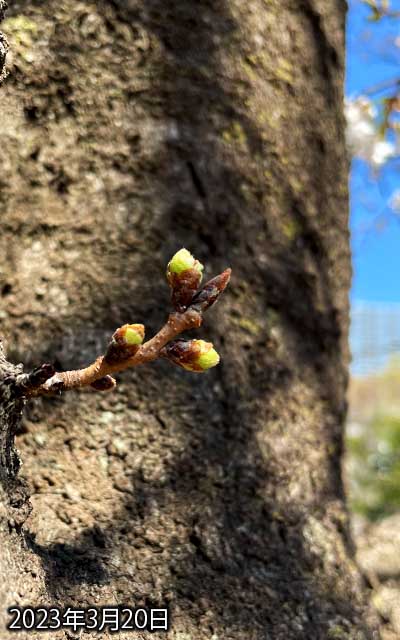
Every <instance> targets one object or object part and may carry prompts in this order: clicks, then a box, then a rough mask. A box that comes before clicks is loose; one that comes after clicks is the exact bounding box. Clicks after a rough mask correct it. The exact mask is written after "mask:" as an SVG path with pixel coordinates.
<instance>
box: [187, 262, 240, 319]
mask: <svg viewBox="0 0 400 640" xmlns="http://www.w3.org/2000/svg"><path fill="white" fill-rule="evenodd" d="M231 271H232V270H231V269H225V271H223V272H222V273H220V274H219V275H218V276H215V278H213V279H212V280H209V281H208V282H206V284H205V285H204V287H203V288H202V289H201V290H200V291H199V292H198V293H196V295H195V296H194V297H193V299H192V302H191V304H190V306H191V307H192V308H193V309H196V311H200V312H204V311H207V309H209V308H210V307H211V305H213V304H214V303H215V302H216V301H217V300H218V298H219V296H220V295H221V293H223V292H224V291H225V289H226V287H227V286H228V282H229V280H230V277H231Z"/></svg>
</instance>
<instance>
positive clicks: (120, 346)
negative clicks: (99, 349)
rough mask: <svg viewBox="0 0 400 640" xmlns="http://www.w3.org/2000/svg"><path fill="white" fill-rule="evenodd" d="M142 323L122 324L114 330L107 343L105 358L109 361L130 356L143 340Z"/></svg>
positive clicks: (112, 361) (116, 360) (118, 360)
mask: <svg viewBox="0 0 400 640" xmlns="http://www.w3.org/2000/svg"><path fill="white" fill-rule="evenodd" d="M144 331H145V329H144V326H143V325H142V324H124V325H123V327H120V328H119V329H117V330H116V331H115V333H114V334H113V337H112V339H111V342H110V344H109V345H108V348H107V351H106V355H105V358H106V360H107V362H109V363H115V362H120V361H121V360H126V359H127V358H132V356H134V355H135V353H136V352H137V351H138V349H139V346H140V345H141V344H142V342H143V340H144Z"/></svg>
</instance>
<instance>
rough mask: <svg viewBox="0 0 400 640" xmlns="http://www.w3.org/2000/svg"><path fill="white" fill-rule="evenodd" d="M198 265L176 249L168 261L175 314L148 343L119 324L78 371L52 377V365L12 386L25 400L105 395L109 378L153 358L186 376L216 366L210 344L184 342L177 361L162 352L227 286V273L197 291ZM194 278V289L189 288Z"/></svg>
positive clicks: (111, 383)
mask: <svg viewBox="0 0 400 640" xmlns="http://www.w3.org/2000/svg"><path fill="white" fill-rule="evenodd" d="M199 265H200V263H199V262H198V261H197V260H195V259H194V258H193V256H191V254H190V253H189V252H188V251H187V250H186V249H181V250H180V251H179V252H177V253H176V254H175V256H174V257H173V258H172V260H171V261H170V263H169V265H168V271H167V277H168V281H169V283H170V286H171V288H172V300H173V303H174V306H175V307H176V308H178V311H175V312H173V313H171V314H170V315H169V317H168V320H167V322H166V323H165V325H164V326H163V327H162V328H161V329H160V331H159V332H158V333H157V334H156V335H155V336H154V337H153V338H151V339H150V340H148V341H147V342H145V343H144V344H140V342H142V340H143V336H144V327H143V325H124V326H123V327H120V328H119V329H117V331H116V332H115V333H114V334H113V338H112V341H111V343H110V344H109V346H108V349H107V350H106V352H105V353H104V354H103V355H101V356H100V357H98V358H97V359H96V360H95V361H94V362H93V363H92V364H90V365H89V366H88V367H85V368H84V369H76V370H73V371H63V372H57V373H55V372H54V369H53V368H52V365H47V364H46V365H42V366H41V367H39V368H38V369H35V370H34V371H33V372H32V373H30V374H20V375H19V376H17V379H16V384H17V385H18V386H19V387H20V390H21V393H22V394H23V395H24V396H25V397H27V398H29V397H35V396H43V395H53V394H55V393H61V392H63V391H68V390H70V389H78V388H81V387H86V386H92V387H93V388H94V389H96V390H98V391H106V390H109V389H112V388H114V387H115V384H116V383H115V380H114V378H113V377H112V375H111V374H115V373H118V372H120V371H124V370H125V369H129V368H131V367H137V366H139V365H141V364H145V363H147V362H151V361H153V360H156V359H157V358H159V357H163V358H165V357H167V359H170V361H171V362H173V363H174V364H177V365H178V366H181V367H183V368H185V369H189V368H190V370H192V371H193V370H194V371H204V370H206V369H207V368H209V367H211V366H214V365H215V364H217V363H218V361H219V356H218V354H216V352H215V350H214V349H213V348H212V345H211V344H210V343H206V342H204V341H202V340H192V341H188V342H187V343H186V349H185V356H184V357H182V359H181V360H179V358H178V359H177V357H176V353H174V355H173V356H172V354H171V357H170V358H168V353H167V352H166V350H165V349H164V347H165V346H166V345H167V344H168V343H169V342H171V341H172V340H173V339H174V338H176V336H178V335H180V334H181V333H183V332H184V331H187V330H189V329H194V328H198V327H200V326H201V324H202V322H203V313H204V312H205V311H206V310H207V309H208V308H209V307H210V306H211V305H212V304H214V303H215V302H216V300H217V299H218V298H219V296H220V295H221V293H222V292H223V291H224V290H225V288H226V286H227V284H228V282H229V279H230V274H231V270H230V269H226V270H225V271H224V272H223V273H221V274H220V275H219V276H216V277H215V278H213V279H212V280H210V281H209V282H207V283H206V284H205V285H204V287H203V288H202V289H201V290H200V291H197V286H198V284H199V282H200V280H201V271H202V265H200V266H199ZM182 267H183V268H182ZM200 267H201V268H200ZM196 278H197V286H194V283H195V285H196ZM188 283H189V285H188ZM185 287H188V288H187V289H186V300H185V302H186V306H185V307H183V306H182V299H184V298H185V296H184V295H182V294H183V293H185ZM177 292H178V294H179V295H178V296H177ZM210 350H212V351H213V352H214V353H215V357H210ZM188 354H189V360H190V362H191V365H190V367H189V366H188ZM206 354H208V356H206ZM205 356H206V357H205ZM193 362H194V363H195V367H194V368H193Z"/></svg>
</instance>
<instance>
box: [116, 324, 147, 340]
mask: <svg viewBox="0 0 400 640" xmlns="http://www.w3.org/2000/svg"><path fill="white" fill-rule="evenodd" d="M121 329H123V330H124V331H123V335H121V338H122V339H123V340H124V342H125V343H126V344H129V345H138V344H142V342H143V340H144V326H143V325H142V324H126V325H124V326H123V327H121Z"/></svg>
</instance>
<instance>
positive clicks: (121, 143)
mask: <svg viewBox="0 0 400 640" xmlns="http://www.w3.org/2000/svg"><path fill="white" fill-rule="evenodd" d="M344 19H345V3H344V2H342V0H249V1H248V2H242V1H241V0H218V1H217V2H215V1H214V2H211V1H210V0H201V1H198V2H188V1H187V0H114V1H111V0H110V1H105V0H100V1H98V2H94V0H93V1H92V2H91V1H89V0H84V1H77V0H48V1H47V2H34V1H30V2H29V1H28V0H20V1H19V2H15V3H14V5H13V6H11V7H10V10H9V11H8V12H7V16H6V19H5V20H4V22H3V26H2V28H3V31H4V33H5V34H6V35H7V38H8V40H9V42H10V53H9V56H8V69H9V76H8V78H7V80H6V81H5V83H3V85H2V87H1V89H0V91H1V102H0V113H1V129H0V162H1V175H0V231H1V232H0V256H1V262H0V293H1V308H0V334H1V336H2V337H3V339H4V341H5V344H6V351H7V358H8V361H7V360H5V358H3V357H2V358H1V359H0V461H1V465H2V468H1V473H0V478H1V480H2V496H3V497H2V501H1V507H0V514H1V523H2V524H1V527H0V599H1V600H2V609H1V613H0V616H1V618H2V620H3V621H5V620H6V618H7V616H6V612H5V607H6V606H11V605H13V604H14V605H32V606H41V605H52V606H59V607H65V606H67V605H74V604H75V605H77V606H90V605H95V606H100V605H102V604H108V605H110V604H119V603H121V604H122V603H124V604H129V605H131V606H133V605H144V606H147V607H151V606H162V605H167V606H168V608H169V611H170V617H171V628H170V631H169V632H168V633H167V634H166V635H164V636H163V637H167V638H171V639H176V640H189V639H190V640H211V639H213V640H217V639H218V640H222V639H223V640H228V639H232V640H265V639H266V638H268V639H271V640H294V639H296V640H299V639H304V640H310V639H312V640H318V639H321V640H322V639H323V640H326V639H330V638H332V639H333V638H343V639H344V638H346V639H350V638H351V639H357V640H361V639H367V638H377V637H378V636H377V635H376V631H374V621H373V620H372V619H371V617H370V614H369V613H368V610H367V608H366V605H365V602H366V600H365V593H364V587H363V584H362V579H361V577H360V574H359V572H358V569H357V567H356V565H355V563H354V559H353V547H352V542H351V539H350V536H349V526H348V514H347V509H346V504H345V497H344V492H343V485H342V479H341V457H342V453H343V425H344V419H345V414H346V400H345V393H346V385H347V365H348V347H347V331H348V288H349V282H350V253H349V238H348V212H347V171H348V165H347V160H346V154H345V146H344V122H343V114H342V102H343V64H344ZM0 60H1V58H0ZM181 247H186V248H187V249H189V250H190V251H192V253H193V254H194V255H195V256H196V258H198V259H199V260H201V261H202V262H203V263H204V264H205V265H206V275H210V276H211V275H214V274H215V273H218V272H220V271H222V269H224V268H225V267H228V266H230V267H232V270H233V275H232V280H231V285H230V287H229V289H228V291H227V292H226V294H225V295H224V298H223V300H221V301H220V302H219V303H218V305H216V307H215V310H214V309H212V310H211V311H210V312H209V314H208V316H207V318H206V322H205V324H204V325H203V327H202V328H201V330H199V331H197V332H196V333H195V332H192V335H193V336H197V337H202V338H205V339H209V340H212V341H213V343H214V345H215V346H216V348H217V349H218V351H219V353H220V354H221V364H220V365H219V367H217V368H215V369H212V370H211V371H209V372H208V373H206V374H201V375H200V374H191V373H189V372H186V371H182V370H180V369H178V368H174V367H173V366H171V365H170V364H169V363H167V362H156V363H154V364H152V365H146V366H143V367H138V368H137V369H135V370H132V371H126V372H124V373H122V374H121V375H119V376H118V386H117V388H116V389H115V390H114V391H113V392H112V393H109V394H101V393H96V392H94V391H81V392H70V393H68V394H65V395H63V396H60V397H55V398H44V399H37V400H33V401H31V402H30V403H28V404H27V406H25V407H24V405H25V401H24V398H23V396H21V394H20V392H18V388H17V386H16V384H15V377H16V375H17V373H18V372H19V371H20V368H17V369H16V368H15V366H14V365H18V363H23V364H24V367H25V370H29V369H30V368H32V367H34V366H37V365H40V364H41V363H42V362H52V363H54V364H55V366H56V367H57V368H58V369H60V370H61V369H68V368H71V367H74V368H76V367H79V366H84V365H86V364H88V363H89V362H91V361H92V360H93V358H95V357H96V356H97V355H98V354H99V353H101V352H102V351H103V350H104V346H105V345H106V344H107V341H108V339H109V336H110V335H111V334H112V332H113V331H114V330H115V329H116V327H118V326H121V325H122V324H124V323H127V322H130V323H134V322H139V323H140V322H142V323H143V324H145V325H146V335H147V336H148V337H149V336H150V335H152V334H153V333H154V332H155V331H156V330H157V329H158V328H159V326H160V325H161V323H162V322H163V321H164V319H165V317H166V315H167V313H168V309H169V294H168V287H167V285H166V282H165V267H166V264H167V262H168V259H169V258H170V257H171V255H172V254H173V253H174V252H175V251H176V250H177V249H179V248H181ZM11 363H14V364H11ZM23 410H24V412H23V417H22V418H21V413H22V411H23ZM15 433H17V436H16V438H17V441H16V442H17V447H18V450H19V458H20V460H21V461H22V464H21V468H20V469H19V470H18V466H19V460H18V457H17V454H16V451H15V450H14V449H13V440H14V434H15ZM3 603H4V604H3ZM2 634H3V635H1V637H2V638H3V637H6V635H5V634H6V632H2ZM68 634H69V635H68ZM77 635H78V634H77ZM131 635H132V634H129V633H127V634H125V635H124V633H121V635H120V637H122V638H123V637H127V638H128V637H131ZM10 637H14V638H18V637H21V638H25V637H26V633H21V635H19V634H13V635H12V636H11V634H10ZM29 637H31V638H32V639H34V638H35V637H36V636H35V633H31V634H29ZM37 637H42V634H39V633H37ZM53 637H54V638H55V639H56V640H58V639H60V640H61V639H62V638H67V637H68V638H71V637H75V636H74V635H73V633H71V631H68V632H67V631H63V630H59V631H57V632H55V633H54V634H52V638H53ZM136 637H138V638H147V637H148V634H147V633H145V632H142V633H140V632H139V633H138V634H137V636H136Z"/></svg>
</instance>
